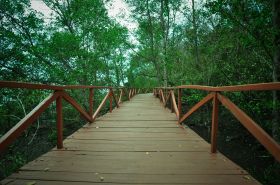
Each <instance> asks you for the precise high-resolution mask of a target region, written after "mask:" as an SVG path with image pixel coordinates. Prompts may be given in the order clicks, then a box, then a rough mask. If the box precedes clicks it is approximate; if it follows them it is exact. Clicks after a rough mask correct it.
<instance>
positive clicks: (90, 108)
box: [89, 88, 94, 117]
mask: <svg viewBox="0 0 280 185" xmlns="http://www.w3.org/2000/svg"><path fill="white" fill-rule="evenodd" d="M93 95H94V92H93V88H90V89H89V115H90V116H91V117H92V115H93Z"/></svg>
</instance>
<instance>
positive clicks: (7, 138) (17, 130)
mask: <svg viewBox="0 0 280 185" xmlns="http://www.w3.org/2000/svg"><path fill="white" fill-rule="evenodd" d="M59 95H60V93H59V92H55V93H52V94H50V95H49V96H48V97H47V98H45V99H44V100H43V101H42V102H41V103H39V104H38V105H37V106H36V107H35V108H34V109H33V110H32V111H31V112H29V113H28V114H27V115H26V116H25V117H24V118H23V119H21V120H20V121H19V122H18V123H17V124H16V125H15V126H13V128H11V129H10V130H9V131H8V132H7V133H6V134H4V135H3V136H2V137H1V139H0V152H3V151H4V150H5V149H6V148H7V147H8V146H9V144H11V143H12V142H13V141H14V140H15V139H16V138H17V137H19V136H20V134H21V133H22V132H23V131H24V130H25V129H27V127H28V126H30V125H31V124H32V123H33V122H34V121H35V120H36V119H37V118H38V117H39V116H40V115H41V114H42V113H43V112H44V111H45V110H46V109H47V108H48V106H49V105H50V104H51V103H52V102H53V101H54V100H56V98H57V97H58V96H59Z"/></svg>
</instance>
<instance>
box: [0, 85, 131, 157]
mask: <svg viewBox="0 0 280 185" xmlns="http://www.w3.org/2000/svg"><path fill="white" fill-rule="evenodd" d="M0 88H19V89H41V90H53V91H54V92H53V93H52V94H51V95H49V96H48V97H47V98H45V99H44V100H43V101H42V102H41V103H39V104H38V105H37V106H36V107H35V108H34V109H33V110H32V111H31V112H30V113H29V114H27V115H26V116H25V117H24V118H23V119H22V120H20V121H19V122H18V123H17V124H16V125H15V126H14V127H12V128H11V129H10V130H9V131H8V132H7V133H6V134H4V135H3V136H2V137H1V138H0V153H1V152H3V151H4V150H5V149H6V148H7V147H8V146H9V145H10V144H11V143H12V142H13V141H14V140H15V139H16V138H17V137H19V136H20V134H21V133H22V132H23V131H24V130H25V129H27V127H28V126H30V125H31V124H32V123H33V122H34V121H35V120H36V119H37V118H38V117H39V116H40V115H41V114H42V113H43V112H44V111H45V110H46V109H47V108H48V107H49V105H50V104H51V103H52V102H54V101H56V112H57V148H59V149H60V148H63V114H62V108H63V105H62V99H64V100H66V101H67V102H68V103H70V104H71V105H72V106H73V107H74V108H75V109H76V110H77V111H78V112H79V113H80V114H81V115H82V117H83V118H84V119H85V120H86V121H88V122H90V123H91V122H93V121H94V120H95V119H96V117H97V115H98V113H99V112H100V110H101V109H102V107H103V106H104V105H105V102H106V100H107V99H108V98H110V112H111V111H112V108H113V101H114V102H115V104H116V107H117V108H118V107H119V101H120V100H119V101H117V99H116V96H115V94H114V92H113V89H121V92H124V88H123V87H120V88H119V87H117V88H112V87H109V86H91V85H89V86H88V85H67V86H58V85H46V84H33V83H22V82H13V81H0ZM70 89H89V111H88V112H86V111H85V110H84V109H83V108H82V106H80V105H79V104H78V103H77V102H76V101H75V100H74V99H73V98H72V97H71V96H70V95H69V94H68V93H67V92H66V91H65V90H70ZM94 89H108V90H109V92H108V93H107V94H106V96H105V98H104V99H103V100H102V102H101V103H100V105H99V107H98V108H97V110H96V111H95V112H94V114H93V95H94ZM132 90H134V93H133V94H132ZM130 92H131V94H130V96H131V97H129V98H132V96H134V95H135V94H136V89H130Z"/></svg>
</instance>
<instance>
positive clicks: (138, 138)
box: [1, 94, 259, 185]
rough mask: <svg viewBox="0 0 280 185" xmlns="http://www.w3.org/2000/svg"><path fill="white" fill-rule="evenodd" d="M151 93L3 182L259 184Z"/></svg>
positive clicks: (117, 111) (100, 119) (85, 128)
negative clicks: (179, 122)
mask: <svg viewBox="0 0 280 185" xmlns="http://www.w3.org/2000/svg"><path fill="white" fill-rule="evenodd" d="M176 122H177V121H176V117H175V115H174V114H173V113H170V111H169V110H168V109H165V108H163V106H162V105H161V103H160V102H159V100H158V99H156V98H154V97H153V96H152V94H140V95H136V96H135V97H134V98H133V99H132V100H131V101H130V102H125V103H123V104H121V108H119V109H115V110H114V111H113V113H108V114H106V115H105V116H103V117H100V118H99V119H97V120H96V122H95V123H93V124H91V125H85V126H84V127H83V128H81V129H80V130H78V131H77V132H75V133H74V134H73V135H71V136H69V137H68V138H67V139H65V140H64V146H65V148H64V149H62V150H57V149H53V150H51V151H50V152H48V153H46V154H44V155H42V156H41V157H39V158H37V159H36V160H34V161H32V162H30V163H28V164H27V165H25V166H23V167H22V168H21V169H20V170H19V172H18V173H14V174H12V175H11V176H10V177H8V178H6V179H5V180H3V181H2V182H1V183H2V184H9V185H12V184H36V185H37V184H44V185H45V184H57V185H66V184H67V185H72V184H79V185H88V184H108V185H109V184H110V185H112V184H171V185H172V184H196V185H199V184H259V183H258V182H257V181H256V180H254V178H252V177H251V176H250V175H249V174H248V173H247V172H246V171H244V170H243V169H242V168H240V167H239V166H238V165H236V164H234V163H233V162H231V161H230V160H229V159H227V158H226V157H225V156H223V155H222V154H220V153H217V154H211V153H210V145H209V144H208V143H207V142H205V141H204V140H203V139H202V138H200V137H199V136H198V135H197V134H196V133H194V132H193V131H192V130H190V129H189V128H185V129H183V128H178V126H177V125H176Z"/></svg>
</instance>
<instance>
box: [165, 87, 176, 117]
mask: <svg viewBox="0 0 280 185" xmlns="http://www.w3.org/2000/svg"><path fill="white" fill-rule="evenodd" d="M172 91H173V90H170V92H169V93H170V95H169V96H170V98H169V99H170V106H171V112H172V113H173V112H174V105H173V101H172V94H171V93H172ZM166 104H167V103H166Z"/></svg>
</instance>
